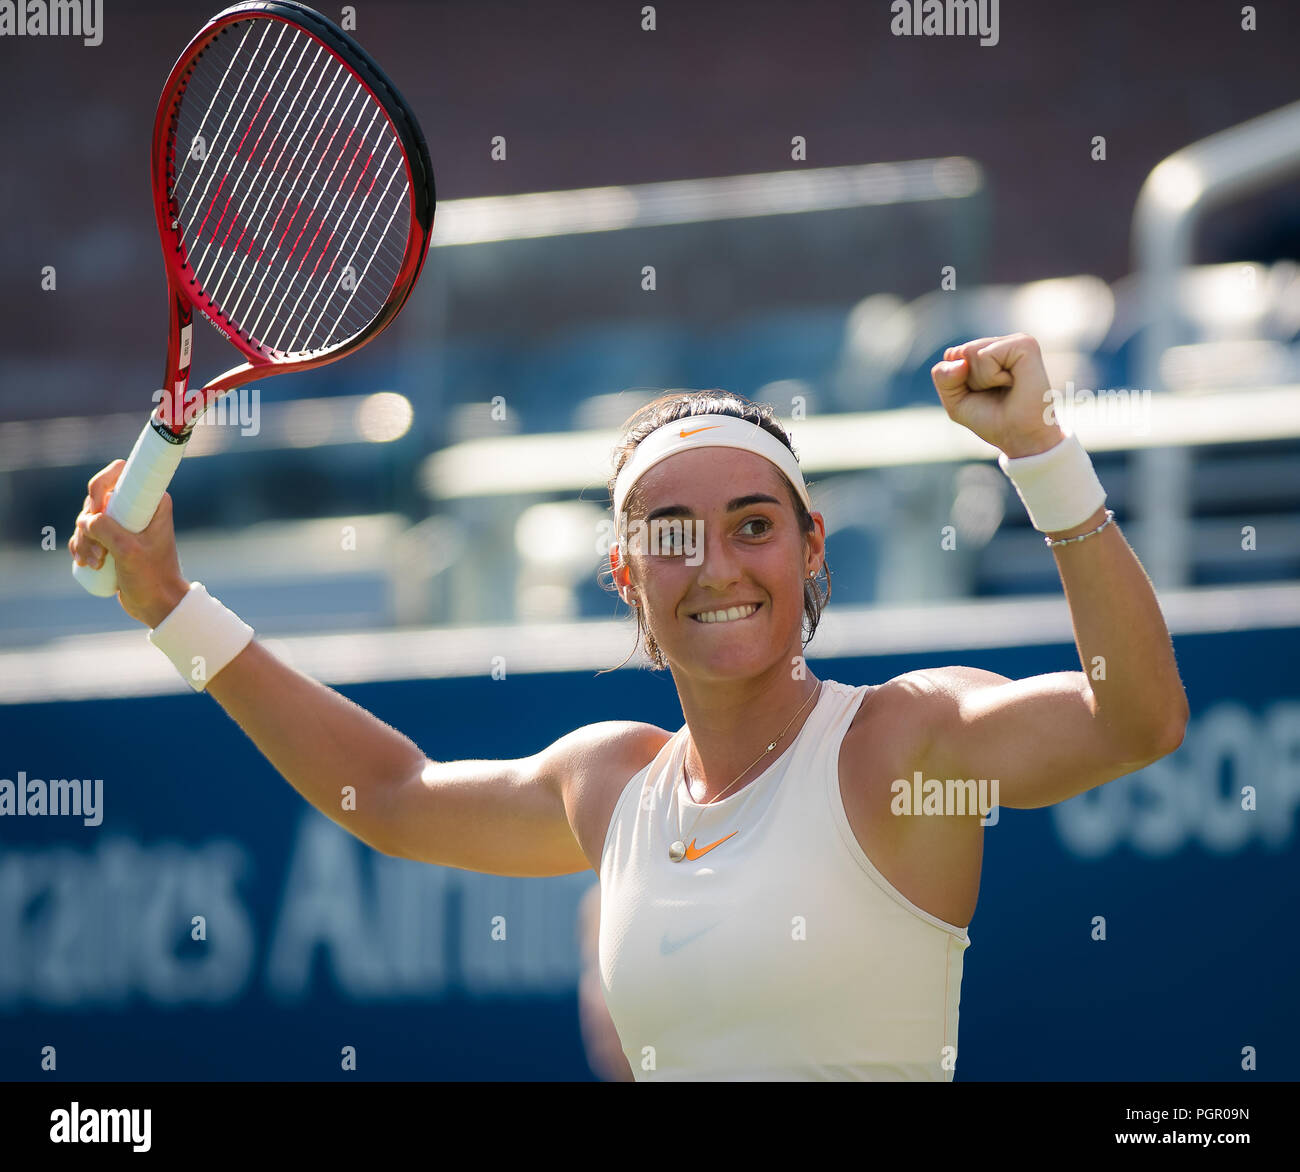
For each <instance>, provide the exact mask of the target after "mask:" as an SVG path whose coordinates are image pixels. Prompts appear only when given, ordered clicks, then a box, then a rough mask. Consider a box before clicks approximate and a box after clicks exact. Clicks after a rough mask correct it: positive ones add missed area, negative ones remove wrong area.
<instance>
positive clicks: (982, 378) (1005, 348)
mask: <svg viewBox="0 0 1300 1172" xmlns="http://www.w3.org/2000/svg"><path fill="white" fill-rule="evenodd" d="M943 357H944V361H943V362H937V363H935V365H934V366H933V367H932V368H931V370H930V376H931V378H933V379H934V389H935V390H936V391H938V392H939V399H940V400H941V401H942V403H943V407H944V410H945V411H947V412H948V418H949V419H951V420H953V421H954V422H956V423H960V424H961V425H962V426H963V427H965V428H967V429H969V430H970V431H973V432H974V433H975V434H976V435H977V436H979V437H980V439H982V440H984V441H985V442H986V443H990V444H992V445H993V446H994V447H995V448H999V449H1000V450H1001V451H1003V452H1005V453H1006V454H1007V456H1008V457H1011V458H1013V459H1014V458H1015V457H1018V456H1032V455H1035V454H1036V453H1038V452H1045V451H1047V449H1048V448H1053V447H1055V446H1056V445H1057V444H1058V443H1060V442H1061V440H1063V439H1064V438H1065V432H1064V431H1062V429H1061V426H1060V424H1059V423H1055V422H1053V423H1047V422H1045V421H1044V415H1045V414H1046V415H1047V416H1048V417H1049V418H1052V415H1051V413H1050V412H1048V411H1047V410H1046V407H1045V404H1048V403H1050V402H1051V401H1052V395H1051V384H1050V383H1049V382H1048V380H1047V369H1046V368H1045V367H1044V366H1043V355H1042V352H1041V351H1040V350H1039V348H1038V343H1037V342H1036V341H1035V340H1034V339H1033V338H1031V337H1030V336H1029V335H1028V334H1007V335H1006V336H1005V337H1002V338H976V339H975V341H973V342H967V343H966V344H965V345H963V346H950V347H949V348H948V349H947V350H945V351H944V352H943Z"/></svg>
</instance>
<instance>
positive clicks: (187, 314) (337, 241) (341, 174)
mask: <svg viewBox="0 0 1300 1172" xmlns="http://www.w3.org/2000/svg"><path fill="white" fill-rule="evenodd" d="M153 202H154V212H155V214H156V216H157V220H158V233H159V236H160V237H161V240H162V251H163V260H164V262H165V267H166V272H167V293H168V300H169V302H170V326H169V330H168V338H167V363H166V367H165V369H164V375H163V382H162V390H161V394H158V395H155V396H154V399H155V400H157V405H156V407H155V408H154V410H153V411H152V412H151V414H150V416H149V421H148V423H147V424H146V425H145V427H144V430H143V431H141V433H140V437H139V439H137V440H136V442H135V446H134V447H133V448H132V450H131V454H130V457H129V458H128V460H127V462H126V467H125V468H124V469H123V470H122V475H121V477H120V478H119V479H118V482H117V486H116V487H115V489H114V490H113V492H112V495H111V496H110V498H109V502H108V514H109V516H111V517H113V518H114V519H115V520H116V521H118V522H119V523H120V524H121V525H123V526H124V527H125V528H126V529H128V530H130V531H131V532H133V533H139V532H140V531H141V530H143V529H144V528H145V527H146V526H147V525H148V524H149V522H150V521H151V520H152V518H153V515H154V512H155V511H156V510H157V508H158V505H159V503H160V502H161V501H162V498H163V493H164V492H165V491H166V490H167V485H168V484H169V483H170V482H171V479H172V476H173V475H174V474H175V472H176V469H177V466H178V465H179V464H180V461H181V457H182V456H183V455H184V454H185V445H186V443H187V441H188V440H189V437H190V433H191V429H192V428H193V426H194V424H195V423H196V422H197V420H198V419H199V417H200V416H201V415H202V413H203V412H204V411H206V410H207V409H208V407H210V406H211V405H212V403H214V402H215V401H216V400H217V399H218V398H219V397H220V396H221V395H222V394H224V393H225V392H226V391H229V390H233V389H234V388H236V387H240V386H243V385H244V384H246V383H248V382H251V381H252V380H253V379H258V378H266V377H268V376H269V375H273V374H283V373H285V372H286V371H291V370H308V369H310V368H311V367H314V366H322V365H324V364H325V363H327V362H336V361H337V360H338V359H340V358H342V357H344V355H346V354H349V353H351V352H352V351H353V350H356V349H357V348H359V347H361V346H364V345H365V344H366V343H367V342H368V341H370V340H371V339H372V338H374V337H375V336H376V335H377V334H378V333H379V332H380V331H381V330H383V329H384V327H385V326H387V325H388V323H389V322H391V321H392V320H393V318H394V317H395V316H396V315H397V313H398V311H399V310H400V309H401V308H402V305H403V304H404V303H405V302H406V299H407V297H408V296H409V295H410V293H411V290H412V289H413V288H414V286H415V282H416V279H417V278H418V277H419V274H420V269H421V267H422V266H423V264H424V258H425V255H426V254H427V252H428V249H429V234H430V232H431V230H432V228H433V215H434V206H435V199H434V186H433V168H432V166H431V165H430V162H429V152H428V148H427V147H426V146H425V143H424V136H423V134H422V133H421V131H420V127H419V125H418V124H417V122H416V120H415V115H414V114H412V113H411V110H410V107H409V106H407V104H406V102H405V101H404V100H403V99H402V96H401V95H400V94H399V93H398V92H397V90H396V89H395V88H394V87H393V84H392V82H390V81H389V80H388V78H387V77H386V76H385V75H384V73H383V71H382V70H381V69H380V68H379V66H378V65H376V64H375V62H374V61H373V60H371V58H370V57H369V56H368V55H367V53H366V52H365V50H363V49H362V48H361V46H360V45H358V44H357V43H356V41H354V40H353V39H352V38H351V37H350V36H348V35H347V34H346V33H345V32H343V30H342V29H340V28H338V27H336V26H335V25H334V24H332V23H331V22H330V21H329V20H327V19H326V18H325V17H323V16H321V15H320V13H318V12H315V11H314V10H312V9H310V8H308V7H306V6H305V5H302V4H297V3H292V2H291V0H275V2H271V3H245V4H237V5H235V6H234V7H232V8H227V9H225V10H224V11H223V12H220V13H218V14H217V15H216V16H214V17H213V18H212V19H211V20H210V21H208V23H207V24H206V25H204V27H203V28H202V29H201V30H200V31H199V33H198V35H197V36H196V37H195V38H194V39H193V40H192V41H191V42H190V44H189V47H188V48H186V50H185V52H184V53H182V54H181V56H180V59H179V60H178V61H177V62H176V65H175V66H174V67H173V69H172V71H171V75H170V76H169V77H168V78H167V84H166V86H164V88H163V92H162V97H161V99H160V100H159V102H158V115H157V118H156V119H155V121H154V131H153ZM196 309H197V310H198V312H199V313H200V314H201V315H202V316H203V317H205V318H207V320H208V321H209V322H210V323H211V324H212V325H213V327H214V328H215V329H216V330H217V332H218V333H220V334H221V335H222V336H224V337H225V339H226V340H227V341H228V342H229V343H230V344H231V345H232V346H234V347H235V349H236V350H238V351H239V352H240V353H241V355H242V356H243V358H244V361H243V362H242V363H241V364H240V365H239V366H236V367H234V368H232V369H231V370H228V371H226V372H225V373H224V374H222V375H220V376H218V377H217V378H214V379H213V380H212V381H211V382H209V383H207V384H206V385H205V386H203V387H202V388H201V389H198V388H195V389H191V388H190V385H189V383H190V360H191V356H192V353H193V334H194V328H193V322H194V310H196ZM72 572H73V575H74V576H75V577H76V579H77V581H79V582H80V583H81V584H82V585H83V586H84V587H85V588H86V589H87V590H88V591H90V593H91V594H97V595H101V596H105V597H107V596H109V595H112V594H114V593H116V591H117V573H116V570H115V567H114V565H113V559H112V556H111V555H109V554H106V555H105V558H104V562H103V564H102V565H101V566H100V567H99V568H98V569H93V568H91V567H90V566H80V565H76V564H75V563H74V565H73V571H72Z"/></svg>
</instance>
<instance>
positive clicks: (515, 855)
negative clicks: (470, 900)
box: [207, 640, 589, 875]
mask: <svg viewBox="0 0 1300 1172" xmlns="http://www.w3.org/2000/svg"><path fill="white" fill-rule="evenodd" d="M207 691H208V692H209V693H210V694H211V695H212V697H213V699H215V700H216V701H217V703H218V704H220V705H221V707H222V708H224V709H225V710H226V712H227V713H228V714H229V715H230V717H231V718H232V719H233V720H234V721H235V723H236V724H238V725H239V727H240V728H242V729H243V730H244V732H246V733H247V734H248V736H249V737H250V738H251V739H252V741H253V743H254V744H255V745H257V747H258V748H259V749H260V750H261V751H262V754H263V756H265V757H266V759H267V760H268V761H269V762H270V763H271V764H272V765H274V766H275V768H276V769H277V770H278V771H279V772H280V775H281V776H282V777H284V779H285V780H286V781H288V782H289V784H290V785H292V786H293V788H294V789H296V790H297V791H298V792H299V793H300V794H302V796H303V797H304V798H306V799H307V801H309V802H310V803H311V804H312V805H313V806H315V807H316V809H318V810H320V811H321V813H323V814H325V815H326V816H327V817H329V818H331V819H333V820H334V821H335V822H337V823H338V824H339V825H340V826H342V827H343V828H344V829H345V830H347V831H349V832H351V833H352V834H355V835H356V836H357V837H358V838H359V839H361V840H362V842H365V843H367V844H368V845H369V846H372V847H374V848H375V850H378V851H382V852H383V853H384V854H389V855H395V856H399V857H402V858H414V859H419V860H421V861H423V862H429V863H437V864H439V865H442V866H450V867H461V868H463V869H465V870H471V871H486V872H489V873H491V874H495V875H566V874H569V873H571V872H574V871H582V870H585V869H587V867H588V866H589V864H588V862H587V859H586V856H585V855H584V854H583V853H582V850H581V848H580V847H579V845H578V842H577V840H576V839H575V837H574V834H573V830H572V828H571V827H570V824H569V819H568V815H567V813H566V810H565V803H564V800H563V794H562V790H563V787H562V785H561V770H562V769H563V765H562V764H561V763H560V761H559V756H560V755H559V754H556V753H553V752H543V753H540V754H537V755H535V756H533V757H525V758H522V759H519V760H505V761H452V762H435V761H430V760H429V759H428V757H426V756H425V754H424V753H423V752H422V751H421V750H420V749H419V748H418V747H417V746H416V745H415V743H414V742H412V741H411V740H409V739H408V738H407V737H405V736H403V735H402V734H401V733H400V732H398V731H397V730H396V729H395V728H392V727H391V726H390V725H388V724H386V723H385V722H384V721H382V720H380V719H379V718H378V717H377V716H375V715H373V714H372V713H370V712H367V711H366V710H365V709H364V708H362V707H360V706H359V705H357V704H354V703H353V702H352V701H351V700H349V699H347V697H345V696H342V695H340V694H339V693H338V692H336V691H334V690H333V689H332V688H328V687H326V686H325V685H324V684H321V683H319V682H317V681H316V680H313V679H311V678H310V677H309V676H305V675H303V674H302V673H301V672H299V671H296V670H295V669H294V668H291V667H289V666H288V665H287V664H285V663H283V662H281V661H280V660H279V659H277V658H276V657H275V656H274V655H272V654H271V652H269V651H268V650H267V649H266V648H265V647H263V646H262V645H261V644H260V643H258V642H257V640H254V641H253V642H252V643H250V644H249V645H248V646H247V647H245V648H244V650H243V651H241V652H240V653H239V654H238V655H237V656H235V658H234V659H232V660H231V661H230V663H229V664H227V665H226V666H225V667H224V668H223V669H222V670H221V671H219V672H217V674H216V675H214V676H213V677H212V680H211V682H210V683H209V684H208V686H207ZM433 715H434V723H435V724H436V723H437V714H433ZM557 765H558V766H559V768H556V767H555V766H557ZM349 793H350V794H351V796H350V797H349ZM345 798H347V799H348V800H347V801H346V802H345ZM349 807H351V808H349Z"/></svg>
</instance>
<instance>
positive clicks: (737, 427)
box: [614, 415, 812, 518]
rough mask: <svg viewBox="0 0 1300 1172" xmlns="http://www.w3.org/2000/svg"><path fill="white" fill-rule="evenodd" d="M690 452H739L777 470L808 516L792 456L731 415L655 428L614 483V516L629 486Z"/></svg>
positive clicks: (807, 503) (764, 432) (768, 434)
mask: <svg viewBox="0 0 1300 1172" xmlns="http://www.w3.org/2000/svg"><path fill="white" fill-rule="evenodd" d="M692 448H741V449H742V450H744V451H746V452H753V453H754V455H756V456H762V457H763V459H765V460H770V461H771V462H772V463H773V464H775V465H776V466H777V468H779V469H780V470H781V472H782V474H783V475H784V476H785V478H786V479H787V480H788V481H789V482H790V483H791V484H792V485H793V486H794V490H795V492H797V493H798V494H799V499H800V500H801V501H803V504H804V508H806V509H807V510H808V511H809V512H810V513H811V512H812V501H811V500H810V499H809V497H808V486H807V485H805V484H804V482H803V473H802V472H801V471H800V469H799V462H798V461H797V460H796V459H795V458H794V453H793V452H791V451H790V449H789V448H787V447H786V446H785V444H783V443H782V442H781V441H780V440H779V439H777V438H776V436H774V435H773V434H772V433H771V432H770V431H767V430H765V429H764V428H762V427H760V426H759V425H758V424H757V423H750V422H749V421H748V420H745V419H737V418H736V417H735V416H734V415H688V416H686V417H685V418H684V419H675V420H673V422H671V423H665V424H664V425H663V426H662V427H659V428H656V429H655V430H654V431H652V432H651V433H650V434H649V435H648V436H646V437H645V439H643V440H642V441H641V442H640V443H639V444H637V446H636V450H635V451H634V452H633V453H632V458H631V459H630V460H628V462H627V463H626V464H624V465H623V468H622V470H621V471H620V472H619V474H618V479H617V480H615V482H614V516H615V517H616V518H617V517H619V516H621V515H622V512H623V504H624V502H625V501H626V500H627V494H628V493H629V492H630V491H631V490H632V486H633V485H634V484H635V483H636V482H637V481H638V480H640V479H641V477H642V476H643V475H644V474H645V473H646V472H647V471H649V469H651V468H653V467H654V466H655V465H656V464H658V463H659V461H660V460H666V459H667V458H668V457H669V456H675V455H676V454H677V453H678V452H685V451H689V450H690V449H692Z"/></svg>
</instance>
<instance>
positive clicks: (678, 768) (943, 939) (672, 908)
mask: <svg viewBox="0 0 1300 1172" xmlns="http://www.w3.org/2000/svg"><path fill="white" fill-rule="evenodd" d="M867 689H868V685H865V684H864V685H862V686H860V687H850V686H849V685H848V684H841V683H837V682H835V681H834V680H823V681H822V690H821V696H820V697H819V698H818V700H817V703H816V704H815V705H814V706H813V710H812V712H811V713H810V714H809V716H808V718H807V720H806V721H805V722H804V725H803V727H802V728H801V729H800V730H799V734H798V736H796V737H795V739H794V741H793V743H792V744H790V745H789V746H788V747H787V748H786V750H785V751H784V752H783V753H782V754H781V756H780V757H778V758H777V759H776V760H775V761H774V762H772V764H771V765H770V766H769V767H768V768H767V769H766V770H765V771H764V772H763V773H762V774H760V775H759V776H758V777H757V778H755V779H754V780H753V781H751V782H750V783H749V784H748V785H745V786H743V787H742V788H741V789H740V790H738V791H737V792H735V793H733V794H730V795H728V796H727V797H725V798H723V799H722V800H721V801H720V802H714V803H711V804H709V805H706V806H701V805H699V804H698V803H697V802H694V801H692V800H691V798H690V795H689V794H688V793H687V792H686V785H685V782H684V780H683V773H682V761H683V757H684V754H685V748H686V742H687V729H686V726H685V725H683V726H682V728H680V729H679V730H678V731H677V733H675V734H674V735H673V736H672V737H671V738H670V739H669V740H668V741H667V742H665V744H664V746H663V748H662V749H661V750H660V751H659V753H658V754H657V755H656V757H655V759H654V760H653V761H651V762H650V764H649V765H647V766H646V767H645V768H644V769H642V770H641V771H640V772H639V773H637V775H636V776H635V777H633V778H632V779H631V780H630V781H629V782H628V783H627V785H626V786H625V787H624V789H623V792H622V794H621V795H620V796H619V799H618V804H617V805H616V806H615V808H614V814H613V817H612V818H611V819H610V824H609V828H608V830H607V831H606V834H605V845H604V849H603V850H602V852H601V858H600V943H599V961H600V979H601V985H602V988H603V990H604V993H605V1002H606V1005H607V1006H608V1007H609V1012H610V1016H611V1018H612V1019H613V1022H614V1027H615V1029H616V1030H617V1031H618V1036H619V1041H620V1042H621V1043H622V1046H623V1052H624V1054H626V1056H627V1060H628V1063H629V1064H630V1065H631V1067H632V1073H633V1077H634V1078H635V1079H636V1080H637V1081H638V1082H649V1081H669V1080H691V1079H694V1080H706V1079H722V1080H728V1081H744V1080H764V1081H790V1080H805V1079H858V1080H865V1081H884V1080H899V1079H904V1080H913V1079H917V1080H930V1081H936V1082H938V1081H951V1080H952V1077H953V1067H954V1064H955V1060H956V1048H957V1007H958V1003H959V1001H960V993H961V974H962V955H963V953H964V952H965V950H966V948H967V947H968V946H969V945H970V937H969V935H968V934H967V932H966V929H965V928H960V927H956V926H954V925H952V924H948V923H945V922H944V921H943V920H940V919H938V918H937V917H936V916H933V915H931V914H930V913H929V912H926V911H922V910H921V909H920V908H918V907H917V906H916V905H915V904H913V903H911V902H910V901H909V900H908V899H907V898H906V897H905V896H904V895H903V894H902V893H901V892H899V891H898V890H897V889H896V888H894V887H893V886H892V885H891V884H890V883H889V881H888V880H886V879H885V877H884V876H883V875H881V874H880V872H879V871H877V870H876V868H875V867H874V866H873V865H872V863H871V860H870V859H868V858H867V856H866V854H865V852H864V851H863V850H862V848H861V846H860V845H859V844H858V841H857V839H856V838H855V837H854V834H853V829H852V827H851V826H850V825H849V820H848V815H847V814H846V813H845V811H844V803H843V801H842V799H841V797H840V787H839V752H840V742H841V741H842V740H843V739H844V734H845V733H846V732H847V731H848V728H849V725H850V724H851V723H852V721H853V717H854V714H855V713H856V712H857V710H858V706H859V704H860V703H861V701H862V697H863V696H864V695H865V693H866V692H867ZM728 836H731V837H728ZM679 838H681V839H683V841H685V842H687V843H688V844H689V843H690V842H692V841H694V842H695V844H696V849H697V850H701V851H703V850H705V848H708V847H710V844H713V843H718V845H717V846H713V847H712V849H708V850H707V852H706V853H704V854H703V855H702V856H700V857H698V858H696V859H695V860H694V861H691V860H683V861H682V862H680V863H674V862H672V861H671V860H670V859H669V857H668V848H669V845H670V844H671V843H673V842H674V841H676V840H678V839H679ZM721 840H725V841H721Z"/></svg>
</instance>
